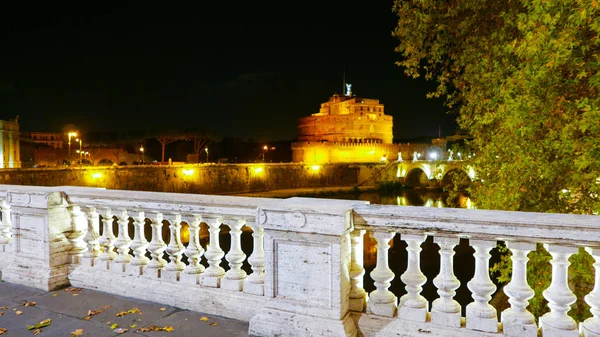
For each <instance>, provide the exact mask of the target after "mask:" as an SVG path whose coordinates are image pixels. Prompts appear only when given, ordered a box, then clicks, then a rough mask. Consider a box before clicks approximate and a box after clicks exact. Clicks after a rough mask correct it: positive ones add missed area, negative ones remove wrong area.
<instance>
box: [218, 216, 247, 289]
mask: <svg viewBox="0 0 600 337" xmlns="http://www.w3.org/2000/svg"><path fill="white" fill-rule="evenodd" d="M245 224H246V221H245V220H238V221H237V222H236V223H233V224H231V225H229V228H230V231H229V234H230V235H231V248H230V249H229V253H227V255H226V256H225V259H227V262H229V270H228V271H227V272H226V273H225V277H224V278H223V279H222V280H221V288H224V289H229V290H235V291H242V289H243V286H244V280H245V279H246V276H247V275H246V272H245V271H243V270H242V264H243V263H244V260H245V259H246V254H244V252H243V251H242V241H241V235H242V227H244V225H245Z"/></svg>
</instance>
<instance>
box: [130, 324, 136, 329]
mask: <svg viewBox="0 0 600 337" xmlns="http://www.w3.org/2000/svg"><path fill="white" fill-rule="evenodd" d="M129 327H130V328H132V329H135V328H137V324H131V325H130V326H129Z"/></svg>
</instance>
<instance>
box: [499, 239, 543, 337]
mask: <svg viewBox="0 0 600 337" xmlns="http://www.w3.org/2000/svg"><path fill="white" fill-rule="evenodd" d="M506 246H507V247H508V249H510V251H511V252H512V256H511V260H512V279H511V280H510V283H509V284H508V285H507V286H505V287H504V293H505V294H506V295H507V296H508V298H509V299H508V302H509V303H510V308H508V309H506V310H504V311H503V312H502V319H501V320H502V326H503V328H504V335H505V336H509V337H536V336H537V335H538V328H537V326H536V325H535V318H534V317H533V315H532V314H531V313H530V312H529V311H527V305H529V300H530V299H532V298H533V296H534V295H535V293H534V292H533V289H531V287H530V286H529V284H527V261H528V260H529V259H528V258H527V254H528V253H529V252H530V251H532V250H535V243H528V242H507V243H506Z"/></svg>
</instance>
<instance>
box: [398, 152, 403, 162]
mask: <svg viewBox="0 0 600 337" xmlns="http://www.w3.org/2000/svg"><path fill="white" fill-rule="evenodd" d="M401 161H402V152H398V162H401Z"/></svg>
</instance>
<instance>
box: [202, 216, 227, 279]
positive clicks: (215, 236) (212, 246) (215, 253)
mask: <svg viewBox="0 0 600 337" xmlns="http://www.w3.org/2000/svg"><path fill="white" fill-rule="evenodd" d="M222 221H223V219H222V218H217V219H214V221H212V222H210V223H209V224H208V232H209V233H210V239H209V240H210V241H209V246H208V247H207V249H206V253H204V256H205V257H206V260H207V261H208V265H209V266H208V268H206V270H205V271H204V273H203V274H202V277H201V279H200V283H201V284H202V285H205V286H208V287H219V286H220V285H221V278H223V275H225V270H224V269H223V268H221V266H220V264H221V259H223V256H224V255H225V252H224V251H223V250H222V249H221V246H220V245H219V233H220V232H221V227H220V226H221V223H222Z"/></svg>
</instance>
